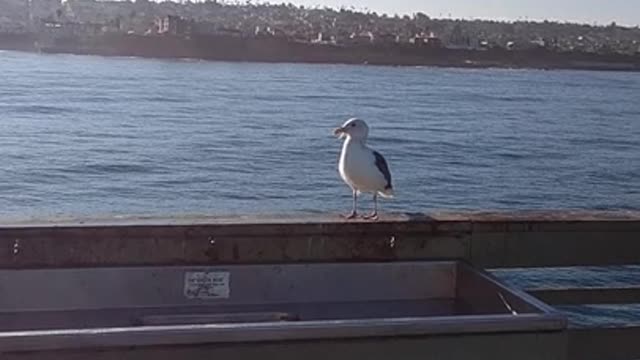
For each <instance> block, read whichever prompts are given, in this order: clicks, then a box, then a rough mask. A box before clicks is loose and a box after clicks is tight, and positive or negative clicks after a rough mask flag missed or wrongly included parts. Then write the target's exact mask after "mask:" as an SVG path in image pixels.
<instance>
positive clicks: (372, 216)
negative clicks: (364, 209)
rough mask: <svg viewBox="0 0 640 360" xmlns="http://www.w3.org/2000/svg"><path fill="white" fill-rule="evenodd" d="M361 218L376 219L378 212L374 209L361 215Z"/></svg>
mask: <svg viewBox="0 0 640 360" xmlns="http://www.w3.org/2000/svg"><path fill="white" fill-rule="evenodd" d="M362 218H363V219H366V220H378V212H377V211H374V212H372V213H371V214H368V215H365V216H363V217H362Z"/></svg>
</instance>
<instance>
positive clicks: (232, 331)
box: [0, 262, 567, 352]
mask: <svg viewBox="0 0 640 360" xmlns="http://www.w3.org/2000/svg"><path fill="white" fill-rule="evenodd" d="M194 291H195V292H194ZM0 293H2V294H3V296H2V297H0V352H2V351H4V352H7V351H35V350H56V349H70V348H86V347H95V348H108V347H127V346H160V345H193V344H202V343H229V342H242V343H246V342H264V341H293V340H309V339H314V340H320V339H338V338H341V339H344V338H379V337H398V336H427V335H429V336H435V335H464V334H487V333H504V334H513V333H540V334H541V333H546V332H562V331H563V330H564V329H566V327H567V323H566V318H565V317H564V316H563V315H561V314H559V313H557V312H556V311H554V310H553V309H552V308H549V307H547V306H546V305H544V304H543V303H540V302H539V301H538V300H536V299H534V298H532V297H529V296H528V295H527V294H524V293H521V292H518V291H516V290H511V289H509V288H507V287H505V286H504V285H502V284H500V283H499V282H497V281H496V280H495V279H494V278H493V277H492V276H490V275H488V274H487V273H485V272H482V271H478V270H475V269H473V268H471V267H470V266H468V265H466V264H463V263H458V262H393V263H389V262H385V263H368V264H300V265H297V264H279V265H234V266H216V267H175V266H174V267H133V268H94V269H91V268H80V269H58V270H39V269H36V270H2V271H0ZM207 319H208V322H207V321H206V320H207ZM149 323H152V324H153V325H149Z"/></svg>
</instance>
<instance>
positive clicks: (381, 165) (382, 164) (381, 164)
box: [373, 151, 393, 190]
mask: <svg viewBox="0 0 640 360" xmlns="http://www.w3.org/2000/svg"><path fill="white" fill-rule="evenodd" d="M373 156H375V158H376V167H377V168H378V170H380V172H381V173H382V174H383V175H384V178H385V180H387V185H385V187H384V189H385V190H388V189H391V188H393V185H391V172H390V171H389V166H387V161H386V160H385V159H384V157H383V156H382V155H381V154H380V153H379V152H377V151H374V152H373Z"/></svg>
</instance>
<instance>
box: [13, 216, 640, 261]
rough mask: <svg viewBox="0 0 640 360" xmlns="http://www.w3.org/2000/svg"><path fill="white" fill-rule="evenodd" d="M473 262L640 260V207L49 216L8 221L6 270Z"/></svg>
mask: <svg viewBox="0 0 640 360" xmlns="http://www.w3.org/2000/svg"><path fill="white" fill-rule="evenodd" d="M453 258H457V259H465V260H468V261H470V262H471V263H473V264H474V265H476V266H479V267H487V268H496V267H531V266H570V265H613V264H633V263H636V264H637V263H640V212H634V211H621V212H583V211H581V212H575V211H535V212H533V211H523V212H508V213H507V212H502V213H500V212H459V213H452V212H450V213H444V212H441V213H433V214H422V213H415V214H389V215H385V216H383V217H382V218H381V219H380V220H379V221H377V222H370V221H364V220H356V221H346V220H343V219H341V218H340V217H339V216H338V215H326V214H322V215H317V216H284V215H283V216H277V215H273V216H251V217H202V216H184V217H178V218H175V217H172V218H144V217H128V218H126V217H122V218H111V219H50V220H46V221H34V220H29V221H22V222H12V223H5V224H4V225H0V267H3V268H23V267H72V266H123V265H168V264H176V265H178V264H179V265H188V264H191V265H206V264H231V263H269V262H302V261H305V262H309V261H380V260H389V261H392V260H412V259H421V260H425V259H434V260H435V259H437V260H442V259H453Z"/></svg>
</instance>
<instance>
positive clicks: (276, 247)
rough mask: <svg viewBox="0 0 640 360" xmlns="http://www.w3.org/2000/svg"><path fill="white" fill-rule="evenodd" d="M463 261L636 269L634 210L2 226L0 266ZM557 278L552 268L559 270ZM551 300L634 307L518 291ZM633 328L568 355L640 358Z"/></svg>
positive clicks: (633, 299) (616, 293)
mask: <svg viewBox="0 0 640 360" xmlns="http://www.w3.org/2000/svg"><path fill="white" fill-rule="evenodd" d="M441 259H464V260H466V261H468V262H469V263H471V264H472V265H474V266H476V267H479V268H486V269H505V268H534V267H573V266H611V265H634V264H635V265H640V213H639V212H632V211H629V212H522V213H480V212H474V213H436V214H421V213H420V214H399V215H389V216H384V217H383V218H381V219H380V220H379V221H377V222H368V221H345V220H342V219H340V218H339V217H338V216H328V215H323V216H313V217H311V216H310V217H291V216H280V217H277V216H270V217H228V218H224V217H209V218H196V217H183V218H168V219H161V218H153V219H151V218H129V219H119V220H109V221H97V220H74V221H62V220H61V221H56V222H49V223H47V222H41V223H33V222H29V223H15V224H5V225H0V267H2V268H11V269H21V268H61V267H96V266H98V267H103V266H104V267H110V266H142V265H218V264H248V263H283V262H284V263H287V262H341V261H349V262H360V261H362V262H367V261H396V260H441ZM559 271H560V270H559ZM525 290H527V291H528V292H530V293H531V294H532V295H534V296H536V297H538V298H540V299H542V300H543V301H545V302H547V303H548V304H550V305H576V304H638V303H640V279H638V281H637V283H635V284H627V285H625V286H604V287H595V288H594V287H587V288H584V287H575V288H557V287H545V285H544V284H539V285H536V286H534V287H532V288H529V289H525ZM638 339H640V326H638V325H633V324H624V325H620V326H611V325H607V326H599V325H593V326H579V325H575V324H572V325H571V326H570V329H569V332H568V342H569V346H568V348H569V354H568V358H569V359H580V360H588V359H594V360H596V359H602V360H605V359H607V360H612V359H620V360H622V359H634V358H640V342H639V341H638Z"/></svg>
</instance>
